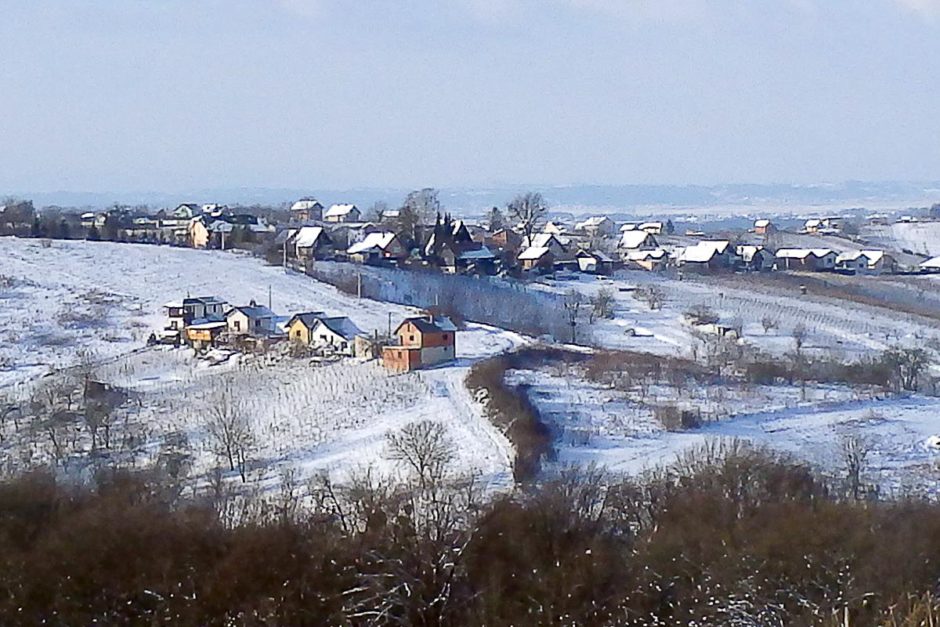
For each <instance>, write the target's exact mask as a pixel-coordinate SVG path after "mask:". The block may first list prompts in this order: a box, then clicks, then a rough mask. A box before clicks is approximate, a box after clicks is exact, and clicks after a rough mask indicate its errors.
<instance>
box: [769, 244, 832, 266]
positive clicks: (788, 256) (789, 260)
mask: <svg viewBox="0 0 940 627" xmlns="http://www.w3.org/2000/svg"><path fill="white" fill-rule="evenodd" d="M837 256H838V255H836V253H835V252H834V251H832V250H829V249H828V248H781V249H780V250H778V251H777V253H776V257H777V260H776V262H775V264H774V265H775V267H776V268H777V269H778V270H807V271H810V272H821V271H825V270H832V269H834V268H835V267H836V257H837Z"/></svg>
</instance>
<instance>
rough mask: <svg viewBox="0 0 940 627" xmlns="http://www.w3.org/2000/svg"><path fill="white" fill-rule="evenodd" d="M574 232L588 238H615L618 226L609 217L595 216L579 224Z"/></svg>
mask: <svg viewBox="0 0 940 627" xmlns="http://www.w3.org/2000/svg"><path fill="white" fill-rule="evenodd" d="M574 230H575V231H580V232H582V233H584V234H585V235H587V236H588V237H613V236H614V235H615V234H616V233H617V225H616V224H614V221H613V220H611V219H610V218H608V217H607V216H593V217H590V218H588V219H587V220H585V221H584V222H578V223H577V224H576V225H575V227H574Z"/></svg>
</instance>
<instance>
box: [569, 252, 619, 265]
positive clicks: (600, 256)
mask: <svg viewBox="0 0 940 627" xmlns="http://www.w3.org/2000/svg"><path fill="white" fill-rule="evenodd" d="M577 256H578V257H581V258H582V259H583V258H592V259H596V260H597V261H600V262H604V263H611V262H613V259H611V258H610V256H609V255H607V253H605V252H604V251H602V250H582V251H580V252H578V255H577Z"/></svg>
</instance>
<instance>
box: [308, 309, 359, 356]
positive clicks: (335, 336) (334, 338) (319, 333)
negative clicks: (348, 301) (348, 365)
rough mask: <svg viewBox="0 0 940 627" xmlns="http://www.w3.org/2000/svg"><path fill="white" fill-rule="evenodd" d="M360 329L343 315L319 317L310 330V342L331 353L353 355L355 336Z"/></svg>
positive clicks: (354, 352) (354, 354)
mask: <svg viewBox="0 0 940 627" xmlns="http://www.w3.org/2000/svg"><path fill="white" fill-rule="evenodd" d="M362 335H363V333H362V331H360V330H359V328H358V327H357V326H356V325H355V324H353V321H352V320H350V319H349V318H346V317H344V316H333V317H320V318H317V319H316V321H315V322H314V323H313V328H312V329H311V330H310V342H309V343H310V344H311V345H312V346H315V347H317V348H321V349H327V350H329V351H331V352H333V353H337V354H340V355H347V356H349V357H355V356H357V355H356V338H357V337H360V336H362Z"/></svg>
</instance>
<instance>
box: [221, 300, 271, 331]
mask: <svg viewBox="0 0 940 627" xmlns="http://www.w3.org/2000/svg"><path fill="white" fill-rule="evenodd" d="M225 323H226V325H227V326H228V332H229V334H230V335H252V336H256V337H257V336H264V335H270V334H272V333H274V331H275V324H274V323H275V315H274V312H273V311H271V310H270V309H268V308H267V307H262V306H259V305H258V304H257V303H255V301H251V303H249V304H248V306H247V307H245V306H241V307H232V308H231V309H229V310H228V312H227V313H226V314H225Z"/></svg>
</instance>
